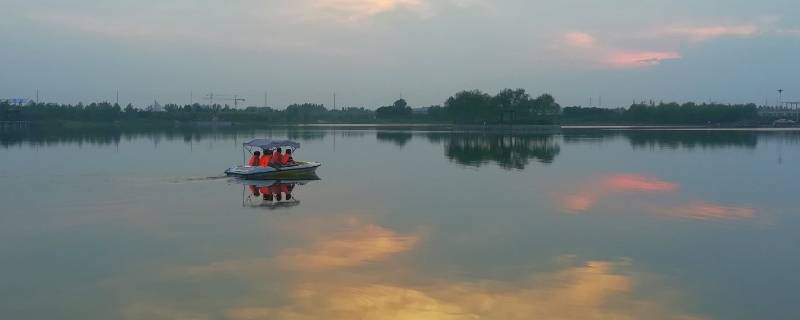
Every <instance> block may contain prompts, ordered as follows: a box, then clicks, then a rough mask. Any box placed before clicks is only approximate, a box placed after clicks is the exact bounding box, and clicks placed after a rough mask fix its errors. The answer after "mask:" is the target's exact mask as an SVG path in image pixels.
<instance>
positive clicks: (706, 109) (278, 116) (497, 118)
mask: <svg viewBox="0 0 800 320" xmlns="http://www.w3.org/2000/svg"><path fill="white" fill-rule="evenodd" d="M758 110H759V109H758V107H757V106H756V105H754V104H740V105H728V104H695V103H684V104H678V103H659V104H654V103H651V104H644V103H636V104H633V105H631V106H629V107H626V108H595V107H581V106H573V107H566V108H563V109H562V108H561V106H560V105H559V104H558V103H557V102H556V100H555V98H554V97H553V96H551V95H549V94H542V95H539V96H538V97H535V98H534V97H532V96H531V95H529V94H528V93H527V92H526V91H525V90H524V89H504V90H502V91H500V92H498V93H497V94H495V95H491V94H488V93H485V92H482V91H479V90H469V91H461V92H458V93H456V94H454V95H453V96H451V97H449V98H447V99H446V100H445V101H444V103H443V104H442V105H434V106H427V107H411V106H410V105H409V103H408V102H407V101H405V100H404V99H399V100H397V101H395V102H394V103H392V104H391V105H388V106H382V107H378V108H376V109H375V110H372V109H368V108H364V107H345V108H337V109H329V108H327V107H326V106H324V105H322V104H313V103H303V104H292V105H289V106H287V107H286V108H284V109H274V108H270V107H254V106H251V107H246V108H232V107H230V106H228V105H219V104H214V105H201V104H197V103H195V104H190V105H177V104H166V105H164V106H160V105H158V104H157V103H154V105H151V106H147V107H135V106H133V105H131V104H128V105H127V106H125V107H123V106H120V105H118V104H114V103H109V102H99V103H90V104H83V103H78V104H74V105H72V104H57V103H34V102H29V103H27V104H23V105H13V104H11V103H9V102H8V101H0V121H31V122H39V123H58V124H59V125H74V126H81V125H83V126H94V125H99V126H104V125H109V124H111V125H117V126H124V125H131V126H173V125H180V124H194V125H198V124H199V125H244V126H248V125H252V126H259V125H263V124H309V123H455V124H481V125H493V124H539V125H551V124H565V125H731V124H734V125H757V124H763V123H768V121H771V120H769V119H763V118H762V117H759V114H758Z"/></svg>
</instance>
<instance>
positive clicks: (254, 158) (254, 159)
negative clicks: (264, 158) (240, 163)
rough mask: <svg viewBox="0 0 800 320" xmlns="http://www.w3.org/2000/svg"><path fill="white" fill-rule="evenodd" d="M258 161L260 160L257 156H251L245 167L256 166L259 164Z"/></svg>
mask: <svg viewBox="0 0 800 320" xmlns="http://www.w3.org/2000/svg"><path fill="white" fill-rule="evenodd" d="M259 160H260V159H259V157H258V156H256V155H253V156H252V157H250V161H247V165H248V166H251V167H255V166H258V164H259V163H261V162H260V161H259Z"/></svg>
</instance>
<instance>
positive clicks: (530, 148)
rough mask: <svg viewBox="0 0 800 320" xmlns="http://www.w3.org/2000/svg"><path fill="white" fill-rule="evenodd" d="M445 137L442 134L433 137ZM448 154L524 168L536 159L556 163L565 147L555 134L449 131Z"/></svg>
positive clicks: (458, 160)
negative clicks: (450, 132) (562, 147)
mask: <svg viewBox="0 0 800 320" xmlns="http://www.w3.org/2000/svg"><path fill="white" fill-rule="evenodd" d="M431 138H432V139H434V140H436V139H439V138H441V136H440V135H438V134H431V135H429V139H431ZM444 143H445V147H444V148H445V156H446V157H447V158H448V159H450V160H451V161H455V162H456V163H459V164H462V165H467V166H475V167H478V166H481V165H484V164H487V163H491V162H494V163H496V164H498V165H500V167H502V168H505V169H518V170H522V169H525V167H526V166H527V165H528V164H529V163H530V161H531V160H536V161H538V162H541V163H552V162H553V160H554V159H555V158H556V156H557V155H558V154H559V153H560V152H561V148H560V147H559V145H558V143H557V142H556V141H555V139H554V138H553V136H552V135H501V134H455V133H454V134H447V136H446V137H445V140H444Z"/></svg>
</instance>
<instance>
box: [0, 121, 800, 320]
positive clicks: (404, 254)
mask: <svg viewBox="0 0 800 320" xmlns="http://www.w3.org/2000/svg"><path fill="white" fill-rule="evenodd" d="M0 135H2V139H0V142H1V143H2V146H0V190H2V191H1V192H0V317H2V318H3V319H234V320H249V319H511V320H513V319H684V320H686V319H798V318H800V309H798V308H797V304H798V302H800V298H798V297H800V294H798V288H799V287H800V276H799V275H798V270H800V255H799V254H798V248H799V247H800V217H799V216H798V214H797V211H798V210H797V208H798V206H799V205H800V196H798V192H799V190H800V180H798V177H800V176H798V173H800V132H794V131H706V130H625V129H616V130H597V129H572V130H565V131H564V132H563V133H562V134H557V135H497V134H480V133H478V134H476V133H447V132H430V131H403V130H375V129H365V130H344V129H313V128H312V129H291V130H288V129H286V130H271V131H266V130H264V131H239V132H234V131H229V132H228V131H226V132H219V131H208V132H161V133H137V134H119V133H115V132H91V133H70V134H49V133H27V134H26V133H18V132H16V133H9V132H3V133H0ZM255 137H259V138H261V137H273V138H291V139H295V140H297V141H299V142H301V144H302V148H301V149H300V150H299V151H298V152H297V154H296V156H295V158H297V159H300V160H314V161H319V162H322V163H323V166H322V167H321V168H320V169H319V170H318V175H319V177H320V178H321V179H320V180H318V181H309V182H295V181H284V182H280V183H276V184H272V182H267V183H262V185H258V184H253V186H251V184H250V183H243V182H241V181H237V180H233V179H228V178H225V177H221V173H222V171H223V170H224V169H225V168H227V167H229V166H231V165H235V164H240V163H241V162H242V148H241V144H242V142H243V141H246V140H248V139H251V138H255ZM269 184H272V186H270V185H269ZM274 192H278V193H280V196H281V199H280V201H276V200H277V196H272V195H270V196H267V197H266V198H267V200H265V196H264V193H267V194H272V193H274ZM287 192H288V193H290V194H291V199H289V200H287V196H286V193H287ZM270 198H271V199H270Z"/></svg>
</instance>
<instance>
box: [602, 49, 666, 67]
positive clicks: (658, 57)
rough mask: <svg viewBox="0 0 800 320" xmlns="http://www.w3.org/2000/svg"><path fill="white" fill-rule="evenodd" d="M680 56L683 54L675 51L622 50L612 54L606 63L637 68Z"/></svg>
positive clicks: (612, 65) (613, 65)
mask: <svg viewBox="0 0 800 320" xmlns="http://www.w3.org/2000/svg"><path fill="white" fill-rule="evenodd" d="M680 58H681V54H680V53H678V52H675V51H620V52H615V53H612V54H610V55H609V56H608V57H607V58H606V60H605V63H606V65H608V66H611V67H615V68H636V67H646V66H652V65H657V64H660V63H661V62H663V61H666V60H676V59H680Z"/></svg>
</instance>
